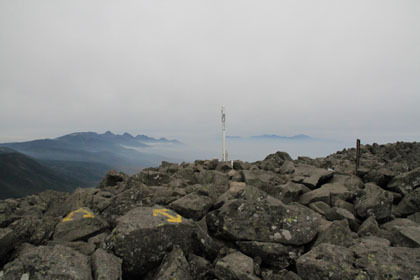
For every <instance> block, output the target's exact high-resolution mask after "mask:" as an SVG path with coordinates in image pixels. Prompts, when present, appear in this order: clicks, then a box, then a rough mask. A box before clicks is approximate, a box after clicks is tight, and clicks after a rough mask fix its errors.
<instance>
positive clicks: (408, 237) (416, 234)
mask: <svg viewBox="0 0 420 280" xmlns="http://www.w3.org/2000/svg"><path fill="white" fill-rule="evenodd" d="M391 232H392V233H393V235H392V239H391V242H392V245H393V246H399V247H410V248H420V226H394V227H392V229H391Z"/></svg>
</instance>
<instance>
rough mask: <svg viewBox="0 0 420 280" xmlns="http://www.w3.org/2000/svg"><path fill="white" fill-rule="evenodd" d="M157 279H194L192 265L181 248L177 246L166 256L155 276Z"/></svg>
mask: <svg viewBox="0 0 420 280" xmlns="http://www.w3.org/2000/svg"><path fill="white" fill-rule="evenodd" d="M153 279H156V280H174V279H182V280H192V279H193V278H192V277H191V274H190V266H189V264H188V262H187V260H186V258H185V256H184V252H182V250H181V248H179V247H178V246H175V247H174V248H173V250H172V251H171V252H170V253H169V254H168V255H166V256H165V258H164V259H163V262H162V264H161V266H160V267H159V269H158V273H157V274H156V276H155V277H154V278H153Z"/></svg>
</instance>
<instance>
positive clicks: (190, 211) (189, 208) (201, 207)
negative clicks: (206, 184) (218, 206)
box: [169, 193, 213, 220]
mask: <svg viewBox="0 0 420 280" xmlns="http://www.w3.org/2000/svg"><path fill="white" fill-rule="evenodd" d="M212 202H213V200H212V199H211V198H210V197H208V196H205V195H199V194H197V193H190V194H188V195H186V196H184V197H182V198H180V199H177V200H175V201H174V202H172V203H171V204H170V205H169V207H170V208H172V209H174V210H175V211H176V212H178V213H179V214H181V215H182V216H184V217H186V218H189V219H193V220H200V219H201V218H202V217H204V215H206V214H207V212H208V211H209V209H210V207H211V206H212V205H213V204H212Z"/></svg>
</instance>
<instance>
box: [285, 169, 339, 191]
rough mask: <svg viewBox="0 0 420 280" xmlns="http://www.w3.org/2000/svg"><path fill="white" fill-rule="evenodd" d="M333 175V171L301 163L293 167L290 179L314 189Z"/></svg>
mask: <svg viewBox="0 0 420 280" xmlns="http://www.w3.org/2000/svg"><path fill="white" fill-rule="evenodd" d="M333 175H334V172H333V171H330V170H326V169H322V168H317V167H314V166H311V165H306V164H301V165H299V166H298V167H296V169H295V173H294V174H293V179H292V181H293V182H295V183H300V184H303V185H305V186H307V187H308V188H310V189H315V188H316V187H319V186H320V185H322V184H323V183H325V182H326V181H327V180H328V179H330V178H331V177H332V176H333Z"/></svg>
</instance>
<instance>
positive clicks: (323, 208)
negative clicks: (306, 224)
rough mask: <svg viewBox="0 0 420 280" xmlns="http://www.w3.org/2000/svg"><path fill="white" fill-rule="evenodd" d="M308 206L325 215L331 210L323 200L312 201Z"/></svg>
mask: <svg viewBox="0 0 420 280" xmlns="http://www.w3.org/2000/svg"><path fill="white" fill-rule="evenodd" d="M308 206H309V208H311V209H312V210H314V211H316V212H318V213H319V214H321V215H323V216H326V215H327V214H328V213H329V212H330V211H331V207H330V206H329V205H328V204H327V203H325V202H324V201H316V202H312V203H310V204H309V205H308Z"/></svg>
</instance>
